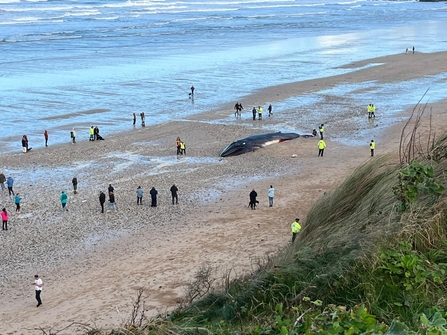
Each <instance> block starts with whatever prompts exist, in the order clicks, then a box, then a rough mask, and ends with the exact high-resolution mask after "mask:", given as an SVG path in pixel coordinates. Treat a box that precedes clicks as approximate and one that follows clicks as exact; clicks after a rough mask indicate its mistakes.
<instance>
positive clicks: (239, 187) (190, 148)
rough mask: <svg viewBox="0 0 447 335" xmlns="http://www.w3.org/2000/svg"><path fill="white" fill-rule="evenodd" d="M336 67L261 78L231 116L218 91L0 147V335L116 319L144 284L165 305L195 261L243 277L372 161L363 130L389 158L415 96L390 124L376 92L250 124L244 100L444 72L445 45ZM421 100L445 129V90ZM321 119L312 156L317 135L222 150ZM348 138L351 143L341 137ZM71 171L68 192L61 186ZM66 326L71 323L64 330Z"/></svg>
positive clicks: (176, 298) (178, 293) (179, 295)
mask: <svg viewBox="0 0 447 335" xmlns="http://www.w3.org/2000/svg"><path fill="white" fill-rule="evenodd" d="M368 64H381V65H375V66H368ZM345 68H350V69H353V72H349V73H347V74H344V75H337V76H333V77H326V78H319V79H314V80H308V81H302V82H296V83H291V84H287V85H281V86H275V87H266V88H265V89H262V90H259V91H257V92H255V93H254V94H252V95H249V96H246V97H242V98H241V99H240V102H241V103H242V105H243V106H244V107H245V110H244V111H243V113H242V120H236V119H234V118H232V114H233V106H234V103H235V102H234V101H228V104H227V105H225V106H222V108H219V109H218V110H214V111H210V112H207V113H204V114H200V115H195V116H193V117H189V118H187V119H182V120H172V121H169V122H165V123H163V124H158V125H155V126H150V127H145V128H141V127H140V126H139V125H138V126H137V127H136V128H135V129H134V130H132V131H129V132H125V133H120V134H116V135H113V136H109V137H107V138H106V139H105V140H104V141H96V142H90V141H88V140H87V137H88V133H87V132H86V131H85V132H84V133H82V131H81V130H78V143H76V144H70V143H67V144H61V145H55V146H52V145H50V146H49V147H48V148H41V149H33V150H32V151H30V152H29V153H27V154H23V153H22V152H21V151H20V149H21V148H20V147H19V143H18V145H17V152H16V153H12V154H5V155H2V156H1V166H0V170H3V172H4V173H5V175H6V177H8V176H12V177H13V178H14V179H15V184H14V190H15V191H16V192H19V193H20V194H21V195H22V197H23V202H22V211H21V214H19V215H17V214H15V207H14V203H13V201H12V199H10V198H9V197H8V195H7V191H3V192H0V204H1V207H2V208H3V207H6V208H7V210H8V212H9V213H10V221H9V227H10V229H9V230H8V231H7V232H5V231H2V232H1V234H0V252H1V255H2V258H1V271H0V288H1V291H2V298H1V301H2V303H1V304H0V334H2V335H3V334H8V335H12V334H41V333H42V332H41V331H40V330H39V327H42V328H43V329H50V328H53V330H58V329H62V328H64V327H66V326H67V325H69V324H71V323H73V322H80V323H85V324H90V325H96V326H98V327H106V328H111V327H113V326H119V325H122V324H123V323H125V322H127V321H128V318H129V315H130V312H131V305H132V300H133V299H134V298H135V296H136V290H137V289H138V288H139V287H142V288H144V289H145V291H146V298H145V301H146V304H145V307H146V309H147V312H146V314H147V315H148V316H153V315H157V314H158V313H164V312H166V311H169V310H170V309H172V308H174V307H175V306H177V305H178V303H179V302H180V301H181V300H182V299H183V297H184V292H185V287H186V285H187V284H188V283H189V282H190V281H191V280H192V279H193V277H194V274H195V273H196V271H197V270H198V269H199V268H200V267H201V266H203V265H204V264H211V265H213V266H215V267H218V268H219V269H220V270H221V271H225V270H229V269H232V271H233V274H234V275H241V274H244V273H249V272H250V271H252V270H254V269H255V267H256V263H257V262H258V260H259V259H263V258H265V257H266V256H268V255H272V254H274V253H275V252H276V251H277V250H278V249H281V248H283V247H285V246H287V244H288V243H289V241H290V238H291V233H290V223H291V222H292V221H293V220H294V219H295V218H296V217H299V218H300V219H301V221H302V222H303V223H304V224H303V226H304V227H305V222H306V220H305V219H306V213H307V212H308V210H309V209H310V207H311V206H312V204H313V203H314V202H315V200H316V199H318V198H319V197H320V196H321V195H323V194H324V192H326V191H328V190H331V189H333V188H334V187H336V186H337V185H338V184H339V183H340V182H341V181H343V180H344V178H345V177H346V176H348V175H349V174H350V173H351V172H352V171H353V170H354V169H355V168H356V167H358V166H359V165H361V164H362V163H364V162H366V161H368V160H369V159H374V158H371V157H370V150H369V142H370V140H371V139H374V140H375V142H376V143H377V147H376V155H385V154H390V155H391V157H393V159H395V160H397V153H398V146H399V140H400V135H401V129H402V127H403V125H404V122H405V121H406V120H407V118H408V116H409V115H410V113H411V111H412V109H413V107H414V105H415V104H416V103H417V102H418V101H419V99H420V98H421V96H415V97H414V102H409V103H410V104H411V107H409V108H404V109H403V110H402V113H401V114H400V115H399V116H398V117H393V118H392V120H391V121H390V119H387V115H386V111H382V110H380V101H375V102H372V103H375V104H376V105H377V106H378V117H377V118H376V119H375V120H374V121H373V122H369V121H368V120H367V113H366V106H367V105H368V103H371V101H365V103H364V105H362V106H358V105H352V104H351V102H350V101H349V100H348V99H346V100H343V99H341V100H340V99H335V98H333V97H331V96H330V95H328V96H327V97H326V101H325V104H326V105H327V106H337V108H336V109H337V111H339V112H337V113H333V114H331V115H329V116H327V115H325V116H322V114H321V113H320V112H319V111H320V110H321V109H322V108H323V109H324V108H325V106H322V105H315V106H314V108H303V109H300V110H297V111H294V112H288V113H281V111H279V110H278V111H277V110H275V106H274V116H273V117H272V118H268V117H266V116H264V120H262V121H252V120H251V112H250V110H251V107H250V106H254V105H256V106H257V105H262V106H265V103H266V102H268V101H273V102H274V101H279V100H284V99H286V98H289V97H295V96H296V97H299V96H300V95H303V94H307V93H312V92H317V91H321V90H324V89H328V88H331V87H333V86H334V85H336V84H338V83H341V82H343V83H352V84H356V83H361V82H364V81H374V82H375V85H377V86H380V85H383V84H384V83H389V82H398V81H405V80H410V79H417V78H423V77H427V76H430V75H437V74H441V73H444V72H447V52H439V53H433V54H423V53H418V52H417V53H415V54H414V55H412V54H411V55H410V54H405V53H403V54H397V55H391V56H387V57H381V58H378V59H369V60H365V61H363V62H356V63H353V64H346V66H345ZM428 88H429V87H427V89H428ZM446 98H447V97H446ZM273 105H274V104H273ZM265 107H267V106H265ZM265 109H266V108H265ZM429 110H431V113H432V116H433V124H432V125H433V130H434V131H435V132H436V134H440V133H441V132H442V131H444V129H445V127H446V125H447V118H446V112H447V99H446V100H442V101H438V102H435V103H429V104H428V105H427V113H428V111H429ZM264 114H267V113H264ZM385 120H387V121H385ZM130 122H131V113H129V123H130ZM320 123H324V124H325V126H326V127H325V129H326V131H325V139H326V144H327V149H326V150H325V155H324V157H323V158H321V157H317V154H318V149H317V142H318V138H303V137H301V138H298V139H295V140H292V141H287V142H283V143H280V144H274V145H270V146H267V147H266V148H263V149H259V150H257V151H255V152H253V153H248V154H245V155H241V156H237V157H229V158H224V159H221V158H219V154H220V152H221V151H222V149H223V148H225V147H226V146H227V145H228V144H229V143H231V142H232V141H235V140H237V139H240V138H244V137H247V136H249V135H253V134H258V133H266V132H273V131H277V130H282V129H288V130H293V129H297V132H298V133H303V131H304V133H307V134H308V133H311V131H312V129H313V128H316V127H317V125H318V124H320ZM298 130H303V131H298ZM177 136H180V138H181V139H182V140H184V141H185V143H186V146H187V149H186V151H187V155H186V156H182V157H181V158H178V157H177V156H176V149H175V139H176V137H177ZM350 138H354V140H353V143H352V144H355V145H346V144H343V143H346V142H347V141H346V139H350ZM42 141H43V136H42ZM348 142H349V141H348ZM31 146H32V143H31ZM293 154H295V155H297V157H296V158H292V155H293ZM74 176H76V177H77V178H78V182H79V184H78V194H73V190H72V185H71V180H72V178H73V177H74ZM109 184H112V185H113V187H114V188H115V195H116V204H117V206H118V210H117V211H106V213H104V214H101V213H100V206H99V201H98V196H99V191H101V190H102V191H104V192H106V191H107V186H108V185H109ZM173 184H175V185H177V187H178V188H179V204H178V205H172V204H171V196H170V192H169V189H170V187H171V186H172V185H173ZM270 185H273V186H274V188H275V190H276V191H275V198H274V206H273V207H268V197H267V190H268V188H269V186H270ZM138 186H141V187H142V188H143V189H144V196H143V206H137V204H136V189H137V187H138ZM152 187H155V188H156V189H157V190H158V206H157V207H156V208H151V207H150V196H149V191H150V189H151V188H152ZM252 189H255V190H256V191H257V193H258V200H259V201H260V204H259V206H258V208H257V210H254V211H252V210H250V209H249V208H248V207H247V204H248V201H249V196H248V195H249V193H250V191H251V190H252ZM61 191H65V192H67V194H68V197H69V203H68V211H66V212H63V211H62V210H61V207H60V201H59V195H60V192H61ZM106 204H107V203H106ZM297 242H298V243H299V239H298V240H297ZM36 273H38V274H39V275H40V277H41V278H42V279H43V282H44V288H43V292H42V300H43V305H42V306H41V307H39V308H36V301H35V299H34V287H33V286H32V283H33V277H34V274H36ZM71 333H76V327H71V328H69V329H67V330H65V331H64V332H63V334H71Z"/></svg>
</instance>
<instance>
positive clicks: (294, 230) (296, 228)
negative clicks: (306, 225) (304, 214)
mask: <svg viewBox="0 0 447 335" xmlns="http://www.w3.org/2000/svg"><path fill="white" fill-rule="evenodd" d="M300 231H301V225H300V219H298V218H297V219H295V221H293V222H292V243H293V242H295V239H296V236H297V235H298V233H299V232H300Z"/></svg>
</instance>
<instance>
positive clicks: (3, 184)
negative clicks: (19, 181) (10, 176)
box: [0, 171, 6, 191]
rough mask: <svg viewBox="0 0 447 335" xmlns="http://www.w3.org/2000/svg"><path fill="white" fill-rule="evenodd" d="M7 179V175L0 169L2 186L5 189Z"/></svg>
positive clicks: (0, 183) (0, 185) (0, 186)
mask: <svg viewBox="0 0 447 335" xmlns="http://www.w3.org/2000/svg"><path fill="white" fill-rule="evenodd" d="M5 181H6V176H5V175H4V173H3V171H0V188H1V189H2V191H3V190H5Z"/></svg>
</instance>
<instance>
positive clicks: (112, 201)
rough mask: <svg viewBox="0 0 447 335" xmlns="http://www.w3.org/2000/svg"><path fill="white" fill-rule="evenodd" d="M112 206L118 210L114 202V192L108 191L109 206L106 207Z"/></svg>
mask: <svg viewBox="0 0 447 335" xmlns="http://www.w3.org/2000/svg"><path fill="white" fill-rule="evenodd" d="M110 208H113V209H114V210H118V208H117V207H116V203H115V194H114V193H113V192H110V193H109V206H108V209H110Z"/></svg>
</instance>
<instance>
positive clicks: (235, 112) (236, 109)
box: [233, 101, 239, 119]
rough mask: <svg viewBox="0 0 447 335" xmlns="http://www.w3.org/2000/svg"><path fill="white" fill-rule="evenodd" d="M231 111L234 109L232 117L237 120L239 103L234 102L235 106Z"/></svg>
mask: <svg viewBox="0 0 447 335" xmlns="http://www.w3.org/2000/svg"><path fill="white" fill-rule="evenodd" d="M233 109H234V116H235V117H236V119H237V118H238V115H239V101H238V102H236V104H235V105H234V107H233Z"/></svg>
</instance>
